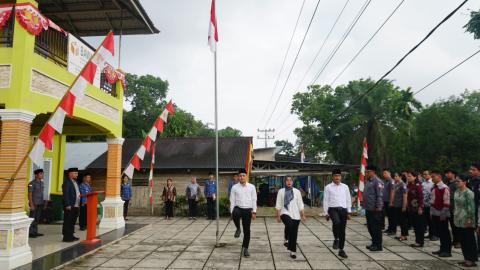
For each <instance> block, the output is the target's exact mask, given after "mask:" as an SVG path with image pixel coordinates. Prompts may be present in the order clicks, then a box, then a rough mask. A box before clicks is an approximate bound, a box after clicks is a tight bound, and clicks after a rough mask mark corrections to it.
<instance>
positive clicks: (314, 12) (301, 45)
mask: <svg viewBox="0 0 480 270" xmlns="http://www.w3.org/2000/svg"><path fill="white" fill-rule="evenodd" d="M320 1H321V0H318V1H317V5H316V6H315V10H314V11H313V14H312V17H311V18H310V22H309V23H308V27H307V30H306V31H305V34H304V35H303V39H302V43H300V47H299V48H298V51H297V55H295V59H294V61H293V64H292V67H291V68H290V71H289V72H288V76H287V79H286V80H285V83H284V84H283V87H282V91H280V95H279V96H278V98H277V101H276V102H275V106H274V107H273V110H272V113H271V114H270V116H269V117H268V120H267V122H266V123H265V126H267V125H268V123H270V120H271V119H272V116H273V114H274V113H275V110H276V109H277V106H278V102H279V101H280V98H281V97H282V95H283V92H284V91H285V87H286V86H287V83H288V80H289V79H290V75H292V71H293V68H294V67H295V64H296V63H297V60H298V56H299V54H300V52H301V50H302V48H303V44H304V42H305V39H306V37H307V35H308V32H309V30H310V26H312V22H313V19H314V18H315V15H316V14H317V10H318V5H319V4H320Z"/></svg>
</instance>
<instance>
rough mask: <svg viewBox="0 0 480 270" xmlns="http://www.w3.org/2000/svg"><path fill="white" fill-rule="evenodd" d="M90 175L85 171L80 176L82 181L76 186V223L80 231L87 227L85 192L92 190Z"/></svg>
mask: <svg viewBox="0 0 480 270" xmlns="http://www.w3.org/2000/svg"><path fill="white" fill-rule="evenodd" d="M91 181H92V175H90V173H86V174H84V175H83V177H82V183H81V184H80V186H79V187H78V188H79V189H80V195H82V196H81V197H80V218H79V220H78V225H79V226H80V231H85V229H86V227H87V197H86V195H87V193H90V192H92V187H91V186H90V185H91Z"/></svg>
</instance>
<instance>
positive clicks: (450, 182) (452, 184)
mask: <svg viewBox="0 0 480 270" xmlns="http://www.w3.org/2000/svg"><path fill="white" fill-rule="evenodd" d="M445 177H446V178H447V186H448V188H449V189H450V219H449V222H450V229H451V230H452V245H453V246H454V247H455V248H460V239H459V238H458V236H459V233H458V229H457V226H455V222H454V220H455V215H454V212H455V203H454V197H455V196H454V195H455V191H456V190H457V181H456V180H457V179H456V178H457V172H456V171H455V170H453V169H447V170H445Z"/></svg>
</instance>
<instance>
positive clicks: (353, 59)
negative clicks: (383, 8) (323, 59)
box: [330, 0, 405, 85]
mask: <svg viewBox="0 0 480 270" xmlns="http://www.w3.org/2000/svg"><path fill="white" fill-rule="evenodd" d="M403 2H405V0H402V1H400V3H399V4H398V5H397V6H396V7H395V9H394V10H393V11H392V13H390V15H388V17H387V18H386V19H385V21H383V23H382V24H381V25H380V27H379V28H378V29H377V31H375V33H373V35H372V36H371V37H370V39H368V41H367V42H366V43H365V44H364V45H363V46H362V48H360V50H358V52H357V53H356V54H355V56H354V57H353V58H352V59H351V60H350V62H348V64H347V65H346V66H345V67H344V68H343V69H342V71H340V73H339V74H338V75H337V76H336V77H335V79H334V80H333V81H332V83H330V85H333V84H334V83H335V82H336V81H337V80H338V78H340V76H342V75H343V73H344V72H345V71H346V70H347V69H348V68H349V67H350V65H351V64H352V63H353V62H354V61H355V59H357V57H358V56H359V55H360V53H362V51H363V50H364V49H365V48H366V47H367V46H368V44H369V43H370V42H371V41H372V40H373V39H374V38H375V36H376V35H377V34H378V33H379V32H380V30H382V28H383V26H385V24H386V23H387V22H388V21H389V20H390V18H391V17H392V16H393V14H395V12H397V10H398V9H399V8H400V6H401V5H402V4H403Z"/></svg>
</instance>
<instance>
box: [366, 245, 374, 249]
mask: <svg viewBox="0 0 480 270" xmlns="http://www.w3.org/2000/svg"><path fill="white" fill-rule="evenodd" d="M372 247H373V245H368V246H365V248H367V249H368V250H370V249H371V248H372Z"/></svg>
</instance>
